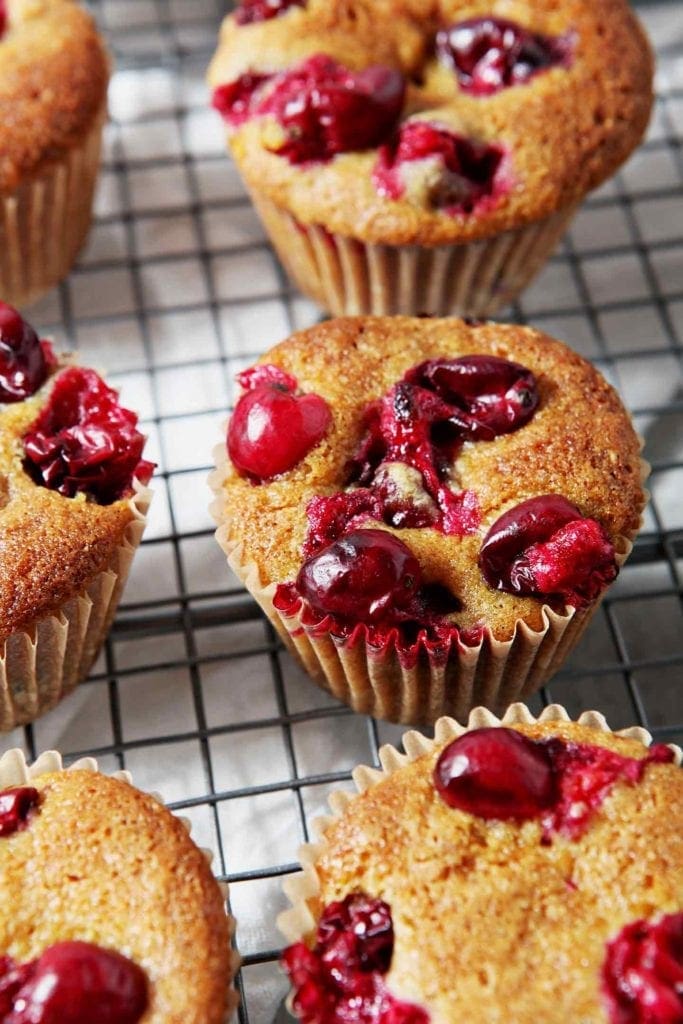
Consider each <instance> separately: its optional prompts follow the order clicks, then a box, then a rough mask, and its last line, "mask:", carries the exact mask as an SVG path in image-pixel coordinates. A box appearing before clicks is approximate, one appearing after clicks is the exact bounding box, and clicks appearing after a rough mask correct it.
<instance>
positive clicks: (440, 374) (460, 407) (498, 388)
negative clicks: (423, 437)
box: [406, 356, 539, 441]
mask: <svg viewBox="0 0 683 1024" xmlns="http://www.w3.org/2000/svg"><path fill="white" fill-rule="evenodd" d="M406 379H407V380H410V381H412V382H414V383H416V384H419V385H421V386H422V387H428V388H430V389H431V390H432V391H435V392H436V394H437V395H438V396H439V397H440V398H442V399H443V400H444V401H445V402H448V404H449V405H451V406H452V407H453V410H452V412H451V415H450V419H449V422H450V423H451V424H452V425H453V426H456V427H457V428H458V429H459V430H460V431H461V432H462V436H463V437H464V438H467V440H469V441H490V440H492V439H493V438H494V437H497V436H498V435H499V434H510V433H512V432H513V431H515V430H519V428H520V427H523V426H524V424H525V423H528V422H529V420H530V419H531V417H532V416H533V415H534V413H535V412H536V409H537V408H538V402H539V395H538V389H537V387H536V378H535V377H534V375H533V373H532V372H531V370H527V369H526V367H524V366H520V364H519V363H513V362H511V361H510V360H509V359H499V358H498V357H497V356H462V357H461V358H460V359H431V360H429V361H428V362H426V363H422V364H421V365H420V366H416V367H415V368H414V369H412V370H410V371H409V373H408V374H406Z"/></svg>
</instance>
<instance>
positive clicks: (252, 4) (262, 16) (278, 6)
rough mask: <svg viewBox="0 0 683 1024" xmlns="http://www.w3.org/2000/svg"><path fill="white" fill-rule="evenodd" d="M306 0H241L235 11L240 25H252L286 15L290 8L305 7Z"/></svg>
mask: <svg viewBox="0 0 683 1024" xmlns="http://www.w3.org/2000/svg"><path fill="white" fill-rule="evenodd" d="M305 6H306V0H241V3H240V5H239V7H238V8H237V10H236V11H235V21H236V22H237V24H238V25H251V24H253V23H254V22H255V21H267V20H268V19H269V18H277V17H279V15H281V14H285V13H286V12H287V11H288V10H289V8H290V7H305Z"/></svg>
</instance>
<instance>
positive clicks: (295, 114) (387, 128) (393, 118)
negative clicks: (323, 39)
mask: <svg viewBox="0 0 683 1024" xmlns="http://www.w3.org/2000/svg"><path fill="white" fill-rule="evenodd" d="M404 94H405V80H404V78H403V75H402V74H401V73H400V72H399V71H395V70H394V69H393V68H386V67H379V66H377V67H369V68H365V70H363V71H358V72H353V71H349V69H348V68H345V67H344V66H343V65H342V64H338V63H337V62H336V61H334V60H332V59H331V58H330V57H327V56H325V55H324V54H317V55H315V56H313V57H309V58H308V59H307V60H305V61H304V62H303V63H302V64H299V65H298V66H297V67H294V68H292V69H291V70H289V71H287V72H284V73H283V74H282V75H280V76H278V77H277V78H276V79H274V81H273V87H272V89H271V90H270V91H269V92H268V94H267V95H266V96H265V97H264V99H263V100H261V102H260V103H259V104H258V105H257V106H256V107H255V109H254V111H253V112H254V114H257V115H261V114H272V115H273V116H274V117H275V118H276V119H277V120H278V121H279V123H280V124H281V125H282V127H283V128H284V130H285V134H286V136H287V138H286V140H285V142H283V143H282V145H280V146H279V147H278V148H277V149H276V150H274V152H276V153H278V154H279V155H280V156H283V157H286V158H287V159H288V160H289V161H290V163H293V164H301V163H309V162H317V161H326V160H331V159H332V157H334V156H336V155H337V154H338V153H347V152H350V151H355V150H363V149H369V148H372V147H373V146H378V145H380V144H381V143H382V142H384V141H385V139H387V138H388V137H389V136H390V135H391V133H392V131H393V130H394V127H395V125H396V123H397V122H398V118H399V117H400V114H401V110H402V108H403V98H404Z"/></svg>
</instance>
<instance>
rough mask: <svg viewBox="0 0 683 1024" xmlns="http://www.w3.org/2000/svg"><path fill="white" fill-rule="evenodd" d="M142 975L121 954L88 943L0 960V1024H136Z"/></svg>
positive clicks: (143, 997) (142, 1000)
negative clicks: (35, 956)
mask: <svg viewBox="0 0 683 1024" xmlns="http://www.w3.org/2000/svg"><path fill="white" fill-rule="evenodd" d="M147 1005H148V994H147V978H146V976H145V974H144V972H143V971H142V970H141V969H140V967H138V966H137V964H135V963H133V961H132V960H129V959H128V958H127V957H125V956H122V955H121V954H120V953H116V952H114V951H113V950H108V949H102V948H100V947H99V946H94V945H91V944H90V943H88V942H59V943H57V944H56V945H54V946H50V947H49V948H48V949H46V950H45V952H44V953H43V954H42V955H41V956H40V957H39V958H38V959H37V960H33V961H31V962H29V963H27V964H21V965H16V964H15V963H14V962H13V961H12V960H11V958H10V957H4V958H3V959H2V960H0V1022H2V1024H137V1022H138V1021H139V1020H140V1018H141V1017H142V1015H143V1014H144V1013H145V1011H146V1009H147Z"/></svg>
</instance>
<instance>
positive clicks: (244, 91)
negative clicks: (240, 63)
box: [211, 71, 273, 128]
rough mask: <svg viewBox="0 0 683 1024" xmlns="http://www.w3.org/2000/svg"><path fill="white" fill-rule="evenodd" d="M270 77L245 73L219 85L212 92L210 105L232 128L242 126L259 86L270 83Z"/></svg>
mask: <svg viewBox="0 0 683 1024" xmlns="http://www.w3.org/2000/svg"><path fill="white" fill-rule="evenodd" d="M272 77H273V76H272V75H259V74H256V73H255V72H253V71H247V72H246V73H245V74H243V75H240V76H239V78H236V79H235V80H234V81H232V82H226V84H225V85H219V86H218V87H217V88H216V89H214V91H213V96H212V97H211V105H212V107H214V109H215V110H217V111H218V113H219V114H220V115H221V117H223V118H224V119H225V120H226V121H227V122H228V124H230V125H232V127H233V128H237V127H238V126H239V125H241V124H244V122H245V121H248V120H249V118H250V117H251V115H252V113H253V110H254V106H255V103H256V95H257V93H258V91H259V89H260V88H261V86H262V85H263V84H264V83H265V82H268V81H270V79H271V78H272Z"/></svg>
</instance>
